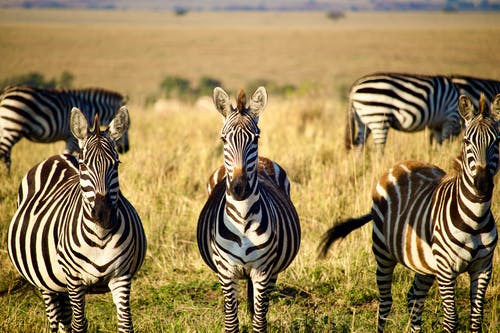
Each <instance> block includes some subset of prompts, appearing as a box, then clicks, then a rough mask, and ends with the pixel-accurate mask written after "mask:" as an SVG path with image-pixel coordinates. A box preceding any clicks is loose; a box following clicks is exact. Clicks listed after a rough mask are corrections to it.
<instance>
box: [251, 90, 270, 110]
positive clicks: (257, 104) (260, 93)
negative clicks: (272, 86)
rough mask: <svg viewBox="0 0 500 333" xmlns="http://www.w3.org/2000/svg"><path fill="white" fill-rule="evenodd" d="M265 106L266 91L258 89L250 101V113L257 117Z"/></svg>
mask: <svg viewBox="0 0 500 333" xmlns="http://www.w3.org/2000/svg"><path fill="white" fill-rule="evenodd" d="M266 105H267V91H266V88H264V87H259V88H257V90H255V92H254V93H253V95H252V98H251V99H250V112H251V113H252V114H253V115H254V116H255V117H258V116H259V115H260V114H261V113H262V111H264V109H265V107H266Z"/></svg>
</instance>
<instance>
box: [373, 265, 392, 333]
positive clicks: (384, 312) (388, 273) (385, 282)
mask: <svg viewBox="0 0 500 333" xmlns="http://www.w3.org/2000/svg"><path fill="white" fill-rule="evenodd" d="M394 267H396V262H395V261H392V260H382V259H381V258H380V257H378V256H377V287H378V291H379V297H380V299H379V308H378V324H377V332H379V333H382V332H384V328H385V324H386V322H387V316H388V315H389V312H391V307H392V291H391V287H392V274H393V272H394Z"/></svg>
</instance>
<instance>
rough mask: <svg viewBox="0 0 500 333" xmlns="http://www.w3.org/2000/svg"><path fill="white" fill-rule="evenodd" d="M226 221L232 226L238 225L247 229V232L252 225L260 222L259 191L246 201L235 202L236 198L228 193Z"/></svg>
mask: <svg viewBox="0 0 500 333" xmlns="http://www.w3.org/2000/svg"><path fill="white" fill-rule="evenodd" d="M225 216H226V221H229V222H231V223H232V224H237V225H241V226H244V227H245V230H247V229H248V228H249V227H250V225H252V224H254V223H255V222H258V221H260V216H261V201H260V194H259V192H258V191H256V192H253V194H252V195H250V196H249V197H248V198H246V199H245V200H240V201H238V200H234V198H233V197H232V196H231V195H230V194H228V193H226V208H225Z"/></svg>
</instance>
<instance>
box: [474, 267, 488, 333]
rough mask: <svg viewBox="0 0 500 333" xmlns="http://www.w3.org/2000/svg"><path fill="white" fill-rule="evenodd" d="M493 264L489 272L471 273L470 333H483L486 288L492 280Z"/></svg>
mask: <svg viewBox="0 0 500 333" xmlns="http://www.w3.org/2000/svg"><path fill="white" fill-rule="evenodd" d="M491 270H492V266H491V262H490V265H489V267H488V269H487V270H485V271H475V272H472V273H470V303H471V311H470V331H471V332H472V333H476V332H481V331H482V327H481V323H482V322H483V306H484V296H485V294H486V288H487V287H488V284H489V282H490V279H491Z"/></svg>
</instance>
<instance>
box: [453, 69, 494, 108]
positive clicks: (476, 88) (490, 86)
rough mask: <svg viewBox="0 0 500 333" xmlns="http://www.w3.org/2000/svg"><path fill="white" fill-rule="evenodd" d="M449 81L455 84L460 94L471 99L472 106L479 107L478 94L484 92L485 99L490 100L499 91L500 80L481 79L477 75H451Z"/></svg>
mask: <svg viewBox="0 0 500 333" xmlns="http://www.w3.org/2000/svg"><path fill="white" fill-rule="evenodd" d="M451 81H452V82H453V83H454V84H455V85H456V86H457V88H458V91H459V93H460V94H461V95H466V96H468V97H469V98H470V99H471V100H472V104H473V105H474V107H476V108H478V107H479V96H480V95H481V94H484V95H485V97H486V100H488V101H491V100H493V98H494V97H495V96H496V95H497V94H499V93H500V81H494V80H488V79H481V78H477V77H471V76H464V75H453V76H452V77H451Z"/></svg>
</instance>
